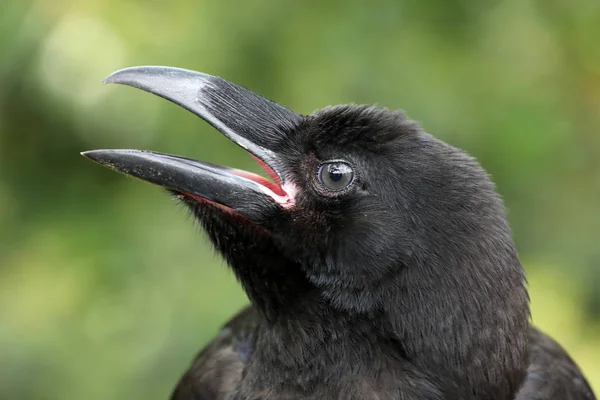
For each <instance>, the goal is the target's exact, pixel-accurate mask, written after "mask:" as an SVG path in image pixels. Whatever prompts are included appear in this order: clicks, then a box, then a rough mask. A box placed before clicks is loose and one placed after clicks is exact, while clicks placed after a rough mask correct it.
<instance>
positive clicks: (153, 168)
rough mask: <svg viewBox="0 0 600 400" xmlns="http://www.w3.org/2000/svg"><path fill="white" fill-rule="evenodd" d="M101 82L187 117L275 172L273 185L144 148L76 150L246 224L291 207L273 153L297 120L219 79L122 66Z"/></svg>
mask: <svg viewBox="0 0 600 400" xmlns="http://www.w3.org/2000/svg"><path fill="white" fill-rule="evenodd" d="M104 82H105V83H120V84H123V85H128V86H133V87H136V88H138V89H142V90H145V91H147V92H150V93H154V94H156V95H158V96H160V97H163V98H165V99H167V100H170V101H172V102H174V103H175V104H178V105H180V106H182V107H184V108H185V109H187V110H189V111H191V112H193V113H194V114H196V115H198V116H199V117H200V118H202V119H204V120H205V121H206V122H208V123H210V124H211V125H212V126H213V127H215V128H216V129H217V130H219V131H220V132H221V133H223V134H224V135H225V136H227V137H228V138H229V139H231V140H232V141H233V142H235V143H237V144H238V145H240V146H241V147H243V148H244V149H246V150H247V151H249V152H250V153H252V154H253V155H254V156H255V157H257V158H258V159H260V160H262V161H263V162H264V163H265V164H266V165H267V166H268V167H269V168H268V169H270V170H272V171H274V173H275V174H276V176H275V177H274V178H275V180H276V181H277V183H276V184H273V183H271V182H269V181H267V180H266V179H264V178H262V177H260V176H258V175H255V174H252V173H249V172H246V171H240V170H236V169H233V168H227V167H221V166H216V165H212V164H208V163H204V162H201V161H195V160H191V159H189V158H185V157H178V156H172V155H167V154H160V153H154V152H147V151H139V150H93V151H87V152H84V153H82V154H83V155H84V156H85V157H88V158H90V159H92V160H93V161H96V162H98V163H100V164H102V165H104V166H106V167H108V168H111V169H114V170H116V171H119V172H122V173H125V174H127V175H131V176H134V177H136V178H139V179H142V180H145V181H148V182H151V183H154V184H157V185H160V186H163V187H165V188H167V189H170V190H172V191H175V192H179V193H182V194H184V195H188V196H192V197H200V198H202V199H206V200H210V201H213V202H216V203H219V204H220V205H223V206H226V207H228V208H230V209H232V210H233V211H235V212H237V213H239V214H241V215H244V216H245V217H248V218H250V219H254V218H257V213H259V212H260V210H259V209H260V208H261V207H260V206H261V205H264V206H273V205H277V204H278V205H279V206H281V207H288V206H290V205H292V204H293V200H294V199H293V197H292V193H289V192H290V191H291V190H290V188H287V189H288V190H287V191H286V186H287V185H286V182H285V176H284V174H283V173H282V168H281V167H282V164H283V163H282V160H281V157H280V156H279V155H278V153H279V151H280V150H281V149H282V148H283V147H284V146H285V143H286V142H287V140H289V135H290V134H291V133H292V132H293V130H294V129H295V128H296V127H297V126H298V124H299V123H300V122H301V121H302V118H303V117H302V116H301V115H299V114H297V113H295V112H293V111H291V110H289V109H287V108H285V107H283V106H281V105H279V104H277V103H274V102H272V101H271V100H268V99H266V98H264V97H262V96H260V95H258V94H256V93H254V92H252V91H250V90H248V89H245V88H243V87H240V86H237V85H235V84H233V83H231V82H228V81H226V80H224V79H221V78H219V77H215V76H211V75H206V74H203V73H199V72H194V71H188V70H184V69H179V68H169V67H133V68H126V69H123V70H120V71H117V72H115V73H113V74H111V75H110V76H109V77H107V78H106V79H105V80H104ZM268 172H270V171H268Z"/></svg>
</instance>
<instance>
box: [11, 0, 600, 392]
mask: <svg viewBox="0 0 600 400" xmlns="http://www.w3.org/2000/svg"><path fill="white" fill-rule="evenodd" d="M599 40H600V2H598V1H597V0H570V1H565V0H563V1H560V0H545V1H542V0H539V1H531V0H507V1H499V0H491V1H480V0H455V1H444V0H433V1H428V2H424V1H417V0H404V1H388V2H384V1H382V2H379V1H375V2H370V3H369V2H364V1H363V2H361V1H347V0H346V1H341V0H340V1H338V0H335V1H328V2H326V1H321V2H316V1H309V2H295V1H288V2H284V1H279V2H275V1H271V2H269V1H259V0H249V1H245V2H231V1H202V0H195V1H191V0H177V1H171V2H167V1H156V0H148V1H141V0H140V1H131V0H125V1H117V0H87V1H79V2H78V1H75V0H53V1H50V0H37V1H26V0H21V1H17V0H14V1H11V0H9V1H8V2H7V1H6V0H5V1H3V2H2V5H0V60H1V62H0V398H1V399H43V400H69V399H86V400H95V399H98V400H100V399H102V400H106V399H140V398H144V399H164V398H166V397H167V396H168V394H169V393H170V391H171V390H172V387H173V386H174V384H175V382H176V380H177V379H178V378H179V376H180V375H181V374H182V372H183V371H184V369H186V368H187V365H188V362H189V361H190V360H191V358H192V356H193V355H194V354H195V352H196V351H197V350H198V349H199V348H200V347H201V346H202V345H203V344H204V343H206V342H207V341H208V340H209V339H210V338H211V337H212V336H213V335H214V334H215V333H216V332H217V330H218V327H219V326H220V325H221V324H222V323H223V322H224V321H225V320H227V318H228V317H229V316H230V315H231V314H232V313H233V312H234V311H235V310H237V309H238V308H239V307H240V306H242V305H243V304H244V303H245V302H246V299H245V296H244V295H243V293H242V292H241V290H240V288H239V287H238V285H237V284H236V282H235V279H234V277H233V276H232V274H231V273H230V272H229V271H228V270H227V269H226V268H225V267H224V265H223V263H222V261H221V260H220V259H219V258H218V257H216V256H215V255H214V253H213V251H212V250H211V249H210V248H209V247H208V245H207V242H206V240H205V238H204V237H203V236H202V234H201V233H200V232H198V228H197V227H196V226H194V224H193V223H192V221H191V220H190V219H189V217H188V215H187V212H186V211H185V210H184V209H183V208H182V207H181V206H177V205H176V203H175V202H174V201H172V200H171V199H170V198H169V197H168V196H167V195H166V194H164V193H163V192H162V191H161V190H159V189H157V188H155V187H152V186H151V185H148V184H144V183H141V182H139V181H136V180H133V179H128V178H125V177H124V176H122V175H119V174H115V173H114V172H111V171H109V170H105V169H104V168H101V167H100V166H98V165H94V164H92V163H91V162H89V161H87V160H85V159H84V158H82V157H81V156H80V155H79V152H80V151H82V150H89V149H96V148H141V149H153V150H157V151H162V152H171V153H176V154H181V155H187V156H190V157H194V158H199V159H202V160H206V161H211V162H214V163H219V164H225V165H232V166H236V167H240V168H246V169H252V170H254V171H257V172H258V171H259V168H258V167H257V165H256V164H255V163H254V162H253V161H252V160H251V159H250V157H249V156H248V155H247V154H246V153H245V152H243V151H242V150H240V149H238V148H237V147H236V146H235V145H234V144H232V143H230V142H229V141H227V140H226V139H225V138H224V137H222V136H221V135H220V134H218V133H217V132H216V131H215V130H214V129H212V128H211V127H210V126H209V125H208V124H206V123H204V122H202V121H201V120H200V119H198V118H196V117H194V116H193V115H192V114H190V113H187V112H186V111H184V110H183V109H181V108H179V107H177V106H175V105H173V104H171V103H168V102H166V101H164V100H161V99H159V98H157V97H155V96H151V95H149V94H146V93H143V92H141V91H136V90H133V89H130V88H125V87H118V86H103V85H101V83H100V82H101V81H102V79H103V78H104V77H105V76H106V75H108V74H109V73H110V72H112V71H114V70H117V69H120V68H122V67H127V66H134V65H146V64H154V65H157V64H158V65H171V66H178V67H183V68H189V69H195V70H200V71H203V72H207V73H211V74H216V75H220V76H222V77H224V78H226V79H229V80H232V81H234V82H236V83H239V84H242V85H244V86H246V87H249V88H250V89H252V90H255V91H257V92H259V93H261V94H263V95H265V96H267V97H270V98H272V99H274V100H276V101H278V102H280V103H282V104H285V105H287V106H288V107H290V108H292V109H294V110H296V111H299V112H302V113H309V112H311V111H313V110H314V109H316V108H320V107H323V106H326V105H329V104H338V103H349V102H355V103H378V104H380V105H384V106H387V107H390V108H403V109H405V110H407V111H408V113H409V115H410V116H411V117H412V118H414V119H417V120H419V121H421V123H422V125H423V126H424V127H425V129H427V130H428V131H429V132H432V133H434V134H435V135H437V136H438V137H440V138H441V139H443V140H445V141H447V142H450V143H451V144H454V145H456V146H458V147H462V148H464V149H466V150H467V151H469V152H470V153H471V154H472V155H474V156H476V157H477V158H478V159H479V160H480V161H481V163H482V164H483V165H484V167H485V168H486V169H487V170H488V171H489V172H490V173H491V174H492V175H493V177H494V179H495V181H496V182H497V185H498V189H499V191H500V193H501V194H502V195H503V196H504V198H505V201H506V205H507V207H508V209H509V210H510V214H509V218H510V223H511V226H512V227H513V229H514V237H515V241H516V243H517V247H518V248H519V251H520V254H521V257H522V261H523V263H524V265H525V266H526V269H527V272H528V274H529V281H530V288H531V297H532V305H533V319H534V322H535V323H536V324H537V325H539V326H541V327H542V328H543V329H545V330H546V331H547V332H549V333H550V334H551V335H552V336H554V337H555V338H557V339H558V340H559V341H560V342H561V343H562V344H563V345H564V346H565V347H566V348H567V349H568V351H569V352H570V353H571V354H572V355H573V357H574V358H575V359H576V360H577V361H578V362H579V364H580V365H581V366H582V368H583V369H584V371H585V374H586V375H587V376H588V377H589V379H590V381H591V382H592V384H593V386H594V387H595V390H596V391H600V290H598V289H599V288H600V245H599V244H598V241H599V240H600V211H599V209H598V207H599V206H600V132H599V131H598V130H599V128H600V45H599V44H598V43H599Z"/></svg>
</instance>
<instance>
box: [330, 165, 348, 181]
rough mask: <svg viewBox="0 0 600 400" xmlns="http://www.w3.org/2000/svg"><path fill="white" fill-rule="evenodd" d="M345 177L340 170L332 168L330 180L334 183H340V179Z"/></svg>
mask: <svg viewBox="0 0 600 400" xmlns="http://www.w3.org/2000/svg"><path fill="white" fill-rule="evenodd" d="M343 176H344V174H342V173H341V172H340V170H339V169H337V168H335V167H332V168H331V169H330V170H329V179H331V180H332V181H334V182H337V181H339V180H340V179H342V177H343Z"/></svg>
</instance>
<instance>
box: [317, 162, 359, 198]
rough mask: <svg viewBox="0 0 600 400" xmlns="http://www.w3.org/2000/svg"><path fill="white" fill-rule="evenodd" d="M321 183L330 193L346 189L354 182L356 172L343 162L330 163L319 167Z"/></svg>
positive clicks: (318, 175)
mask: <svg viewBox="0 0 600 400" xmlns="http://www.w3.org/2000/svg"><path fill="white" fill-rule="evenodd" d="M317 177H318V179H319V183H321V185H323V186H325V188H326V189H328V190H330V191H335V192H337V191H341V190H344V189H346V188H347V187H348V186H350V184H352V182H353V181H354V170H353V169H352V167H351V166H350V165H348V164H347V163H345V162H343V161H329V162H326V163H323V164H322V165H321V166H320V167H319V172H318V173H317Z"/></svg>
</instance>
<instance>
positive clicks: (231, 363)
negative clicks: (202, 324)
mask: <svg viewBox="0 0 600 400" xmlns="http://www.w3.org/2000/svg"><path fill="white" fill-rule="evenodd" d="M260 321H261V318H260V315H259V314H258V313H257V312H256V310H255V309H254V308H253V307H251V306H248V307H246V308H244V309H243V310H241V311H240V312H239V313H238V314H236V315H235V316H234V317H233V318H232V319H231V320H230V321H229V322H227V324H225V325H224V326H223V328H222V329H221V331H220V332H219V334H218V335H217V337H216V338H215V339H214V340H213V341H212V342H210V343H209V344H208V345H207V346H206V347H204V348H203V349H202V350H201V351H200V353H199V354H198V355H197V356H196V358H195V359H194V361H193V362H192V364H191V366H190V367H189V369H188V370H187V372H186V373H185V374H184V376H183V377H182V378H181V380H180V381H179V383H178V385H177V387H176V388H175V390H174V392H173V395H172V397H171V400H208V399H211V400H219V399H226V398H227V397H228V395H230V394H231V393H232V391H234V390H235V388H236V387H237V386H238V384H239V382H240V380H241V378H242V373H243V371H244V368H245V366H246V364H247V362H248V360H249V359H250V356H251V354H252V351H253V349H254V342H255V338H256V330H257V329H258V327H259V325H260Z"/></svg>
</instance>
